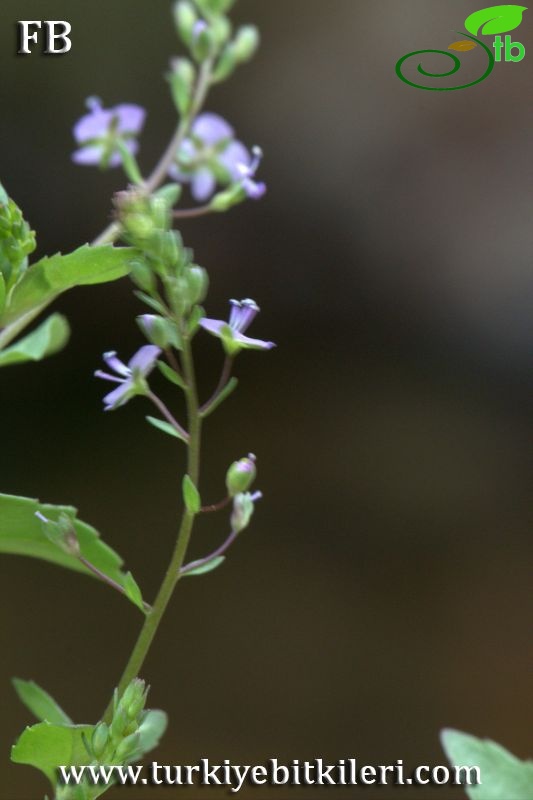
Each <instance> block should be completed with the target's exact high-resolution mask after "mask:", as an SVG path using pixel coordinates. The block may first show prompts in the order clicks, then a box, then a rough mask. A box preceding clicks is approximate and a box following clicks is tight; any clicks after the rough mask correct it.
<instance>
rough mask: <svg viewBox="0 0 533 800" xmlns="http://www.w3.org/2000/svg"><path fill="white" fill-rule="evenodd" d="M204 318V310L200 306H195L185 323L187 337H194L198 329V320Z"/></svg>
mask: <svg viewBox="0 0 533 800" xmlns="http://www.w3.org/2000/svg"><path fill="white" fill-rule="evenodd" d="M204 317H205V309H203V308H202V306H195V307H194V308H193V310H192V311H191V315H190V317H189V319H188V321H187V333H188V334H189V336H194V334H195V333H196V332H197V330H198V328H199V327H200V320H201V319H203V318H204Z"/></svg>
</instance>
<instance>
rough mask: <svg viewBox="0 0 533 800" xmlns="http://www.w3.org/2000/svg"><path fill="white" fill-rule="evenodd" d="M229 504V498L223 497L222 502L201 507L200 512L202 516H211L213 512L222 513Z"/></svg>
mask: <svg viewBox="0 0 533 800" xmlns="http://www.w3.org/2000/svg"><path fill="white" fill-rule="evenodd" d="M230 503H231V497H225V498H224V499H223V500H220V502H218V503H213V505H211V506H202V508H201V509H200V512H201V513H202V514H212V513H213V512H215V511H222V509H223V508H226V506H228V505H229V504H230Z"/></svg>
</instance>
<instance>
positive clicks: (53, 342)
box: [0, 314, 70, 367]
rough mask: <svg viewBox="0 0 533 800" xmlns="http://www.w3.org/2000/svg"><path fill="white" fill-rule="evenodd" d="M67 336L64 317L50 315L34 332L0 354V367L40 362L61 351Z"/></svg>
mask: <svg viewBox="0 0 533 800" xmlns="http://www.w3.org/2000/svg"><path fill="white" fill-rule="evenodd" d="M69 336H70V328H69V325H68V322H67V320H66V319H65V317H63V316H62V315H61V314H52V316H51V317H48V319H47V320H46V321H45V322H43V323H42V325H39V327H38V328H36V329H35V330H34V331H32V332H31V333H29V334H28V335H27V336H25V337H24V338H23V339H20V341H18V342H17V343H16V344H14V345H12V346H11V347H8V348H7V349H6V350H3V351H2V352H0V367H5V366H7V365H8V364H21V363H23V362H24V361H41V359H43V358H46V356H51V355H53V354H54V353H57V352H58V351H59V350H61V349H62V348H63V347H64V346H65V345H66V343H67V341H68V338H69Z"/></svg>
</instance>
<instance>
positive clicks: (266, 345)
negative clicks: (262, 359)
mask: <svg viewBox="0 0 533 800" xmlns="http://www.w3.org/2000/svg"><path fill="white" fill-rule="evenodd" d="M233 339H234V341H236V342H239V344H240V345H242V347H244V348H247V349H249V350H272V348H273V347H275V346H276V345H275V343H274V342H265V341H263V340H262V339H250V337H249V336H243V334H242V333H239V332H238V331H235V332H234V334H233Z"/></svg>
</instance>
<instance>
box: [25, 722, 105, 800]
mask: <svg viewBox="0 0 533 800" xmlns="http://www.w3.org/2000/svg"><path fill="white" fill-rule="evenodd" d="M93 730H94V726H93V725H52V724H50V723H49V722H39V723H38V724H37V725H33V726H32V727H28V728H26V729H25V731H24V732H23V733H22V734H21V736H20V737H19V739H18V741H17V742H16V744H14V745H13V747H12V749H11V761H13V762H14V763H15V764H27V765H28V766H31V767H35V769H38V770H40V771H41V772H43V773H44V774H45V775H46V777H47V778H48V780H49V781H50V783H51V784H52V786H54V788H55V787H56V785H57V781H58V775H57V767H58V766H60V765H65V766H69V767H70V766H75V767H79V766H83V765H84V764H87V762H88V760H89V757H90V755H89V753H88V752H87V747H86V745H85V742H86V741H90V739H91V736H92V732H93Z"/></svg>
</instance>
